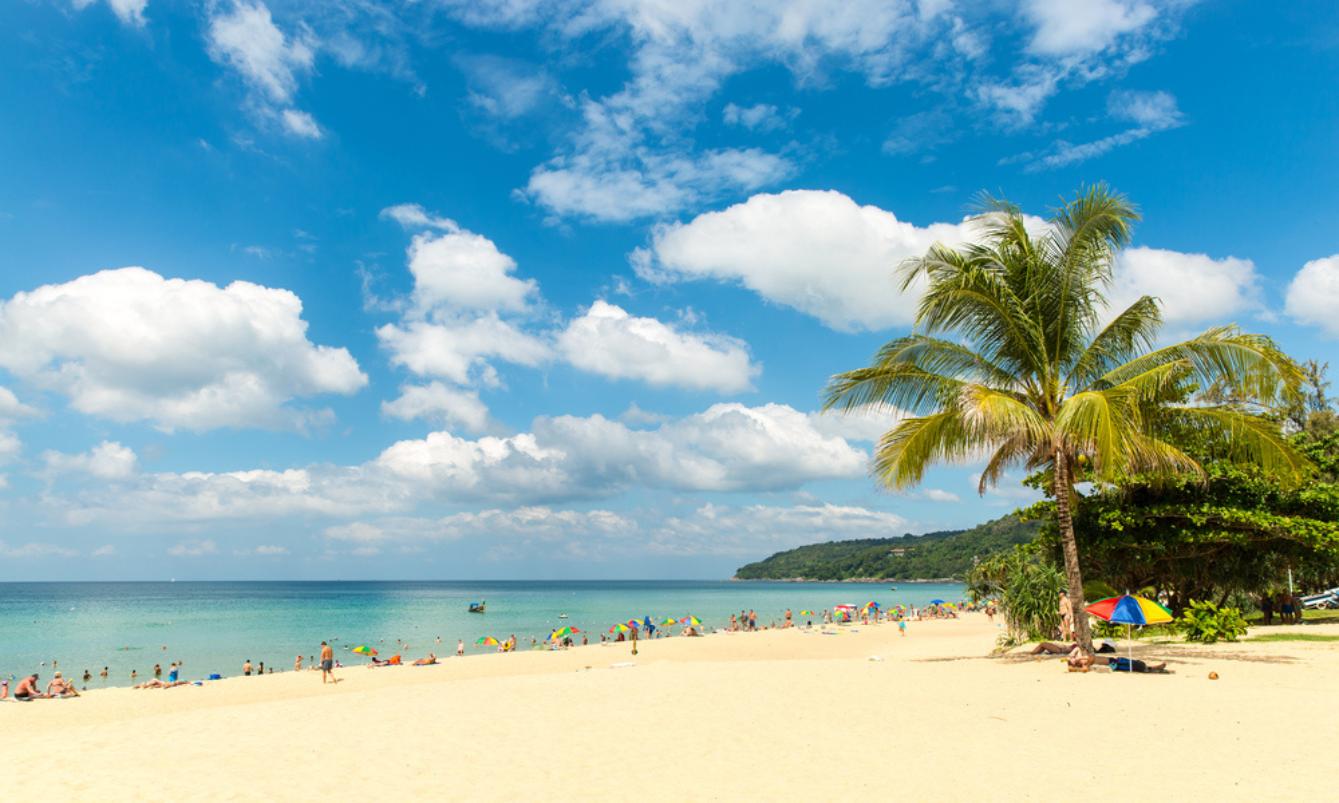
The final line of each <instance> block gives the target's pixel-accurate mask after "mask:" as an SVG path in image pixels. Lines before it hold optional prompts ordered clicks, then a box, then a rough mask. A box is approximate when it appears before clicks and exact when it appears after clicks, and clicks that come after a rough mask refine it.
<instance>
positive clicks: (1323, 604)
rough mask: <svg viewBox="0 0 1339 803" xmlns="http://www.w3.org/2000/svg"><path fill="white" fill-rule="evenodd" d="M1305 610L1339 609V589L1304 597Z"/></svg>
mask: <svg viewBox="0 0 1339 803" xmlns="http://www.w3.org/2000/svg"><path fill="white" fill-rule="evenodd" d="M1302 607H1303V608H1339V588H1331V589H1330V590H1329V591H1322V592H1320V593H1319V594H1311V595H1310V596H1306V597H1302Z"/></svg>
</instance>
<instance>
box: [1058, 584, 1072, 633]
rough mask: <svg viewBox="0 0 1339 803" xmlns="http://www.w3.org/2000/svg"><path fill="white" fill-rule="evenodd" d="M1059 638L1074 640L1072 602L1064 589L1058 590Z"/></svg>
mask: <svg viewBox="0 0 1339 803" xmlns="http://www.w3.org/2000/svg"><path fill="white" fill-rule="evenodd" d="M1060 640H1061V641H1073V640H1074V604H1073V603H1072V602H1070V601H1069V595H1068V594H1066V593H1065V592H1064V591H1061V592H1060Z"/></svg>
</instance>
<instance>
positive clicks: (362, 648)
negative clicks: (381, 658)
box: [353, 644, 377, 655]
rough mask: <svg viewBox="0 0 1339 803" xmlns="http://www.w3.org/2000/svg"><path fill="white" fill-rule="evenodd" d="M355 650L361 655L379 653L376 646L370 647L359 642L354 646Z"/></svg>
mask: <svg viewBox="0 0 1339 803" xmlns="http://www.w3.org/2000/svg"><path fill="white" fill-rule="evenodd" d="M353 651H354V652H356V653H358V654H359V655H376V654H377V651H376V648H374V647H369V646H367V645H366V644H359V645H358V646H357V647H354V648H353Z"/></svg>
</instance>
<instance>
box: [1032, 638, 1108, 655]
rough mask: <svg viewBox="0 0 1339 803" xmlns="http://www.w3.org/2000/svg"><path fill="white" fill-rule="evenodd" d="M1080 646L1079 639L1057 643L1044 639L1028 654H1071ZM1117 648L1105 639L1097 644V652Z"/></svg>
mask: <svg viewBox="0 0 1339 803" xmlns="http://www.w3.org/2000/svg"><path fill="white" fill-rule="evenodd" d="M1078 648H1079V643H1078V642H1077V641H1075V642H1071V643H1069V644H1057V643H1055V642H1054V641H1043V642H1042V643H1040V644H1038V645H1037V646H1035V647H1033V648H1032V649H1031V650H1029V651H1028V655H1069V654H1070V653H1071V652H1074V651H1075V650H1077V649H1078ZM1115 651H1116V648H1115V647H1114V646H1112V644H1111V643H1110V642H1107V641H1104V642H1102V643H1101V644H1099V645H1098V646H1097V649H1096V650H1095V652H1099V653H1103V652H1115Z"/></svg>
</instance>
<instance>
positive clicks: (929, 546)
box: [735, 516, 1038, 580]
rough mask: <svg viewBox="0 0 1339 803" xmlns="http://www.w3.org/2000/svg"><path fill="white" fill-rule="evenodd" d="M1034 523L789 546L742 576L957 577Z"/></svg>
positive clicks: (1024, 537)
mask: <svg viewBox="0 0 1339 803" xmlns="http://www.w3.org/2000/svg"><path fill="white" fill-rule="evenodd" d="M1037 530H1038V524H1037V523H1036V522H1023V521H1019V519H1018V518H1017V517H1015V516H1005V517H1004V518H1000V519H996V520H994V521H991V522H987V523H985V524H981V525H978V526H976V527H973V528H972V529H970V530H946V531H944V532H937V533H928V534H926V535H904V536H901V537H899V538H865V539H860V540H855V541H831V542H828V543H824V544H810V545H808V546H802V547H798V548H796V549H788V550H786V551H785V552H778V553H776V554H775V555H772V556H771V557H769V558H767V559H766V560H760V561H758V562H756V563H750V564H748V565H747V566H741V567H740V568H739V570H738V571H736V572H735V577H736V578H737V579H740V580H792V579H805V580H851V579H855V578H877V579H883V580H928V579H940V578H948V577H952V578H961V577H963V576H964V575H965V574H966V573H967V570H968V569H970V568H971V566H972V564H973V563H975V562H976V561H977V560H984V559H985V558H987V557H989V556H991V555H994V554H996V553H998V552H1001V551H1003V550H1007V549H1009V548H1010V547H1012V546H1013V545H1015V544H1022V543H1026V542H1029V541H1032V540H1033V539H1034V538H1035V537H1036V535H1037Z"/></svg>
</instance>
